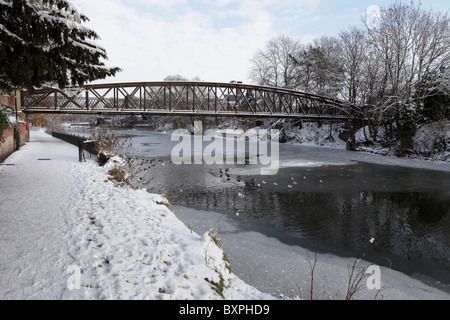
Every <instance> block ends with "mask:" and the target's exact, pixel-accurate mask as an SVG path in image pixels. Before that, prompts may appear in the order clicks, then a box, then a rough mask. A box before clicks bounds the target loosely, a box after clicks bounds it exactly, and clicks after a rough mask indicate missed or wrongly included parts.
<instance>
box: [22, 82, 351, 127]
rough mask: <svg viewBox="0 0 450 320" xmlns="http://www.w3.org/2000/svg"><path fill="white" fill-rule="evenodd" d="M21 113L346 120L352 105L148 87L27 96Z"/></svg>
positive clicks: (234, 87)
mask: <svg viewBox="0 0 450 320" xmlns="http://www.w3.org/2000/svg"><path fill="white" fill-rule="evenodd" d="M22 111H23V112H25V113H28V114H32V113H57V114H106V115H108V114H109V115H133V114H153V115H164V116H192V115H197V116H222V117H226V116H233V117H271V118H303V119H311V120H319V119H328V120H345V119H348V118H349V112H350V111H352V117H354V116H355V115H357V114H358V113H359V112H358V110H357V109H356V108H354V107H352V106H349V104H348V103H346V102H344V101H341V100H338V99H332V98H328V97H322V96H318V95H314V94H309V93H305V92H299V91H294V90H289V89H283V88H273V87H264V86H255V85H245V84H239V83H212V82H143V83H116V84H102V85H87V86H84V87H71V88H68V89H65V90H60V89H48V90H39V91H36V92H34V93H29V92H26V91H25V92H23V93H22Z"/></svg>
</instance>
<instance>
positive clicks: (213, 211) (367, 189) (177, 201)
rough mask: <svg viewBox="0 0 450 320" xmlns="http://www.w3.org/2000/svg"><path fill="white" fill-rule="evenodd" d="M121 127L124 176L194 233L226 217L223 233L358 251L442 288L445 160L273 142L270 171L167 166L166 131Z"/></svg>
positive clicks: (448, 238)
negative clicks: (125, 147) (129, 168)
mask: <svg viewBox="0 0 450 320" xmlns="http://www.w3.org/2000/svg"><path fill="white" fill-rule="evenodd" d="M123 133H124V134H125V135H127V136H128V137H130V138H132V144H133V146H132V148H131V149H130V151H129V156H130V157H132V158H133V161H134V164H135V166H134V167H133V168H134V173H133V175H134V184H135V185H136V186H138V187H141V188H146V189H147V190H148V191H149V192H152V193H158V194H163V195H165V196H166V197H167V198H168V199H169V200H170V202H171V204H172V205H173V207H174V211H175V213H176V214H177V215H178V216H179V217H180V219H181V220H182V221H184V222H185V223H186V224H187V225H188V226H189V227H191V228H192V229H193V230H194V231H196V232H205V231H207V230H208V229H209V228H211V226H216V227H217V222H218V221H219V220H220V221H221V220H223V221H225V220H226V221H228V225H234V226H236V227H234V229H233V230H226V229H227V227H226V226H223V227H222V228H223V230H217V231H218V232H219V233H220V234H222V235H223V237H224V238H226V239H227V238H228V240H230V239H231V238H232V237H234V236H236V234H238V233H239V234H240V233H244V232H249V231H251V232H256V233H259V234H262V235H264V236H266V237H269V238H271V239H277V241H280V242H282V243H283V244H286V245H287V246H288V248H290V249H288V250H292V251H293V252H294V251H295V250H298V248H307V249H308V250H311V252H319V253H320V254H323V255H328V254H332V255H336V256H341V257H348V258H351V257H356V256H359V255H363V256H364V259H366V260H368V261H372V262H373V263H375V264H377V265H380V266H384V267H388V268H392V269H394V270H398V271H400V272H402V273H404V274H408V275H412V276H414V277H415V278H418V279H421V280H423V281H425V282H427V283H429V284H431V285H433V286H436V287H439V289H441V290H444V291H445V292H447V293H450V264H449V258H450V250H449V248H450V164H448V163H433V162H427V161H420V160H406V159H397V158H392V157H383V156H378V155H373V154H367V153H356V152H349V151H345V150H337V149H329V148H323V147H312V146H301V145H290V144H280V145H279V160H280V162H279V163H280V169H279V171H278V173H277V174H276V175H271V176H261V175H260V170H259V169H260V167H261V165H249V164H232V165H217V164H215V165H206V164H192V165H187V164H181V165H176V164H174V163H172V161H171V158H170V153H171V151H172V149H173V147H174V146H175V145H176V144H177V143H178V142H177V141H175V142H174V141H171V139H170V135H169V134H163V133H154V132H146V131H136V130H130V131H125V132H123ZM207 222H208V223H207ZM218 228H220V227H218ZM369 239H372V240H371V241H369ZM229 242H230V241H229ZM241 245H242V243H241V244H239V243H235V244H234V248H235V250H236V248H239V247H240V246H241ZM225 246H226V245H225ZM231 250H233V249H232V248H231ZM258 250H259V249H258ZM253 253H254V254H256V253H255V252H253ZM245 254H246V255H248V254H251V252H250V253H245ZM230 255H231V256H232V257H233V254H232V253H231V254H230ZM235 257H236V260H242V259H243V258H242V254H241V255H239V254H238V255H235ZM288 257H289V255H288ZM275 263H276V262H275ZM279 263H280V265H282V264H283V262H282V261H279ZM237 265H238V266H237V268H238V275H239V276H242V277H244V278H246V279H245V280H246V281H250V282H256V281H257V280H256V279H257V276H256V275H253V276H249V272H248V268H252V267H251V266H249V265H248V264H247V263H245V262H243V261H241V262H240V265H239V264H238V263H237ZM232 267H233V268H234V266H233V261H232ZM285 269H286V268H285ZM283 270H284V269H283ZM276 272H278V271H271V272H269V273H267V274H266V275H265V277H267V276H268V275H269V276H270V275H272V276H273V275H274V274H276ZM291 272H292V271H291ZM255 273H257V271H256V270H254V272H253V274H255ZM252 277H254V278H252ZM258 281H263V280H258ZM271 285H274V286H276V285H278V286H280V284H277V281H276V280H271V281H266V284H265V285H262V286H261V288H262V289H265V290H267V291H271V292H274V289H273V288H270V286H271ZM289 290H290V291H292V290H294V289H292V288H290V289H289ZM289 290H287V292H290V291H289ZM281 291H282V290H281ZM284 294H286V295H289V293H286V292H284Z"/></svg>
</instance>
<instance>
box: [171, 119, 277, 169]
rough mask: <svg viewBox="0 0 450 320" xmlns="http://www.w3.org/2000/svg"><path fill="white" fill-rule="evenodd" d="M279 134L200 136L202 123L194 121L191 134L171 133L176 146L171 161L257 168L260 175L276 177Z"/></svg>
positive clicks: (230, 132)
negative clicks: (251, 165) (248, 165)
mask: <svg viewBox="0 0 450 320" xmlns="http://www.w3.org/2000/svg"><path fill="white" fill-rule="evenodd" d="M279 133H280V132H279V130H277V129H271V130H267V129H249V130H247V131H245V132H244V133H238V132H236V131H234V130H225V131H224V132H222V133H218V132H217V130H214V129H209V130H206V131H205V132H203V123H202V122H201V121H195V122H194V133H193V134H191V133H190V132H189V131H188V130H186V129H178V130H175V131H174V132H173V133H172V136H171V140H172V141H178V142H179V143H178V144H177V145H175V146H174V148H173V149H172V152H171V160H172V163H174V164H207V165H213V164H216V165H222V164H227V165H232V164H253V165H257V164H259V165H261V169H260V173H261V175H275V174H277V172H278V169H279V164H280V156H279ZM205 142H206V143H207V144H205Z"/></svg>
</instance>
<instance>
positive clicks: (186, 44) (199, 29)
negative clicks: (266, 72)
mask: <svg viewBox="0 0 450 320" xmlns="http://www.w3.org/2000/svg"><path fill="white" fill-rule="evenodd" d="M189 2H190V3H191V4H192V3H193V2H194V3H196V5H193V4H192V5H188V1H186V0H152V1H143V0H138V1H118V0H96V1H91V0H74V3H75V4H76V5H78V6H79V7H80V8H81V10H82V11H83V13H85V14H86V15H87V16H88V17H89V18H90V20H91V21H90V23H89V25H88V26H89V27H91V28H92V29H94V30H95V31H96V32H97V33H98V34H99V35H100V37H101V41H99V42H100V44H101V45H102V46H103V47H105V48H106V50H107V53H108V57H109V61H107V62H106V63H107V65H109V66H118V67H120V68H122V69H123V70H124V71H123V72H121V73H119V74H118V75H117V76H116V78H114V79H107V80H102V81H99V82H128V81H160V80H163V79H164V78H165V77H166V76H168V75H172V74H181V75H183V76H185V77H187V78H193V77H195V76H199V77H200V78H201V79H203V80H205V81H224V82H228V81H230V80H242V81H249V80H248V79H247V74H248V68H249V66H248V62H249V59H250V58H251V57H252V56H253V54H254V53H255V52H256V50H258V49H259V48H262V47H264V45H265V43H266V42H267V41H268V40H269V39H270V38H271V37H273V36H275V35H277V34H278V33H279V32H278V31H277V30H276V29H275V24H276V23H277V21H278V22H279V20H277V19H283V15H285V17H286V18H287V16H286V14H284V13H283V12H285V11H286V9H288V8H291V9H292V12H294V11H295V12H297V11H298V10H301V9H302V8H303V9H305V10H306V9H307V8H311V7H312V6H314V5H315V4H317V3H318V1H317V0H303V1H299V0H296V1H294V0H281V1H280V0H246V1H237V0H218V1H212V2H211V1H208V2H207V1H205V0H198V1H189ZM141 4H142V5H141ZM280 15H281V16H280Z"/></svg>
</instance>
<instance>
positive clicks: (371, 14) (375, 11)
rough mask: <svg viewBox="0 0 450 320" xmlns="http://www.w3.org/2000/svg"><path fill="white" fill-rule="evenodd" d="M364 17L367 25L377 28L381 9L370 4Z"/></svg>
mask: <svg viewBox="0 0 450 320" xmlns="http://www.w3.org/2000/svg"><path fill="white" fill-rule="evenodd" d="M364 17H365V18H366V24H367V27H368V28H370V29H372V28H378V27H379V24H380V17H381V10H380V7H379V6H377V5H371V6H369V7H368V8H367V10H366V12H365V14H364Z"/></svg>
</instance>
